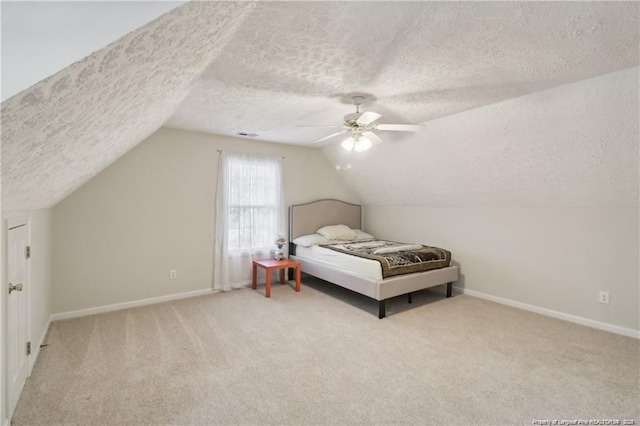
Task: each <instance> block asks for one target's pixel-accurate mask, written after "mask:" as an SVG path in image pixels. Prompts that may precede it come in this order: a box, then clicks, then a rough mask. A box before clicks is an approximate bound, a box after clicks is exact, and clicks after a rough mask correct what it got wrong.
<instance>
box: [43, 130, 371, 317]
mask: <svg viewBox="0 0 640 426" xmlns="http://www.w3.org/2000/svg"><path fill="white" fill-rule="evenodd" d="M219 149H221V150H228V151H238V152H239V151H242V152H254V153H263V154H269V155H282V156H284V157H285V159H284V169H285V170H284V173H285V202H286V203H287V205H289V204H293V203H301V202H306V201H310V200H314V199H317V198H324V197H329V198H340V199H344V200H347V201H352V202H357V201H359V199H358V197H357V196H355V195H354V194H353V193H352V192H351V191H350V190H349V189H347V188H346V186H345V185H344V183H343V182H342V180H341V177H340V175H339V174H338V173H337V172H336V171H335V169H333V168H332V167H331V165H330V164H329V163H328V161H327V160H326V159H325V157H324V156H323V155H322V153H321V152H320V151H319V150H317V149H309V148H301V147H294V146H290V145H282V144H271V143H267V142H260V141H253V140H245V139H237V138H230V137H221V136H212V135H207V134H202V133H195V132H187V131H182V130H176V129H166V128H163V129H160V130H159V131H158V132H156V133H155V134H153V135H152V136H150V137H149V138H148V139H147V140H145V141H143V142H142V143H141V144H140V145H138V146H137V147H136V148H134V149H133V150H131V151H130V152H129V153H128V154H126V155H125V156H124V157H122V158H120V159H119V160H118V161H116V162H115V163H114V164H112V165H111V166H110V167H109V168H107V169H106V170H104V171H103V172H102V173H100V174H99V175H98V176H96V177H95V178H93V179H92V180H91V181H89V182H88V183H87V184H85V185H84V186H82V187H81V188H79V189H78V190H77V191H75V192H74V193H72V194H71V195H69V196H68V197H67V198H65V199H64V200H63V201H61V202H60V203H59V204H57V205H56V206H55V207H54V209H53V213H54V214H53V223H54V240H53V241H54V253H55V255H54V267H53V271H54V295H53V312H54V313H61V312H68V311H73V310H79V309H85V308H91V307H98V306H104V305H109V304H114V303H120V302H127V301H134V300H139V299H146V298H150V297H157V296H165V295H170V294H174V293H182V292H188V291H195V290H202V289H208V288H210V287H211V281H212V271H213V264H212V259H213V229H214V228H213V227H214V220H215V218H214V199H215V185H216V176H217V165H218V156H219V155H218V151H217V150H219ZM170 269H176V270H177V276H178V278H177V279H176V280H169V270H170Z"/></svg>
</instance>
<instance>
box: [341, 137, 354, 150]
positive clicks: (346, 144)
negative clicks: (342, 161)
mask: <svg viewBox="0 0 640 426" xmlns="http://www.w3.org/2000/svg"><path fill="white" fill-rule="evenodd" d="M354 146H357V145H356V140H355V139H354V138H353V136H349V137H348V138H347V139H345V140H344V141H343V142H342V147H343V148H344V149H346V150H347V151H353V148H354Z"/></svg>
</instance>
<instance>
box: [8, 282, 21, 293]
mask: <svg viewBox="0 0 640 426" xmlns="http://www.w3.org/2000/svg"><path fill="white" fill-rule="evenodd" d="M12 291H22V283H18V284H11V283H9V294H11V292H12Z"/></svg>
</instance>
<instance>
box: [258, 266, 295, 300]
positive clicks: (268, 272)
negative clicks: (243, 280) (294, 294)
mask: <svg viewBox="0 0 640 426" xmlns="http://www.w3.org/2000/svg"><path fill="white" fill-rule="evenodd" d="M258 266H259V267H261V268H264V270H265V272H266V275H267V294H266V296H267V297H271V271H273V270H278V269H279V270H280V284H284V282H285V281H284V273H285V271H286V269H287V268H295V270H296V291H300V272H301V271H300V269H301V268H300V262H296V261H295V260H291V259H284V260H276V259H261V260H254V261H253V283H252V285H251V288H253V289H256V288H257V277H258Z"/></svg>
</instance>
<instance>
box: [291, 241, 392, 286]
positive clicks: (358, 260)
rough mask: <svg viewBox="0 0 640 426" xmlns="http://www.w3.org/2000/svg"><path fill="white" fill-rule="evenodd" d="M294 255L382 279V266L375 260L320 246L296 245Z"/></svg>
mask: <svg viewBox="0 0 640 426" xmlns="http://www.w3.org/2000/svg"><path fill="white" fill-rule="evenodd" d="M296 257H302V258H305V259H309V260H313V261H315V262H319V263H323V264H326V265H328V266H333V267H334V268H339V269H344V270H346V271H349V272H352V273H354V274H358V275H363V276H365V277H367V278H371V279H374V280H381V279H382V266H380V262H376V261H375V260H371V259H364V258H362V257H358V256H351V255H349V254H346V253H340V252H337V251H334V250H331V249H328V248H324V247H320V246H311V247H303V246H296Z"/></svg>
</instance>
